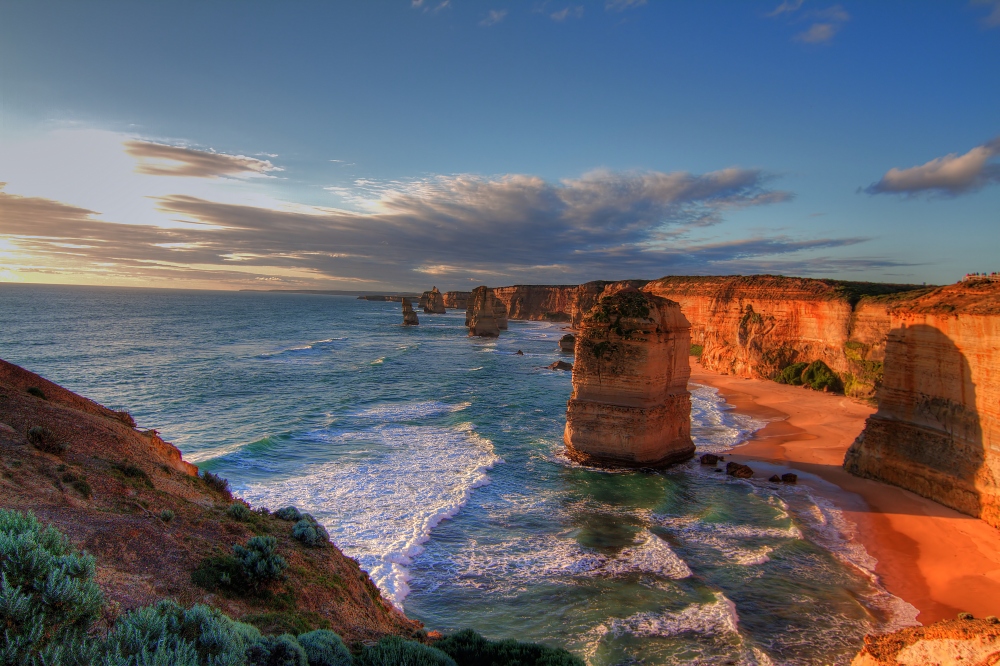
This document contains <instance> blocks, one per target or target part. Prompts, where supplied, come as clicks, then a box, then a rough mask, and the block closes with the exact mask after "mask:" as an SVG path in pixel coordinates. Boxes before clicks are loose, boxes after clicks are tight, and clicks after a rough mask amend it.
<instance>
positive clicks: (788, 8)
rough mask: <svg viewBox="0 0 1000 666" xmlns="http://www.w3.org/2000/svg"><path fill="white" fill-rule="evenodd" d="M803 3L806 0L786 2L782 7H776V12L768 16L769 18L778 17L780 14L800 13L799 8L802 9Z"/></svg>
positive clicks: (786, 0)
mask: <svg viewBox="0 0 1000 666" xmlns="http://www.w3.org/2000/svg"><path fill="white" fill-rule="evenodd" d="M803 1H804V0H785V1H784V2H782V3H781V4H780V5H778V6H777V7H775V8H774V11H772V12H771V13H770V14H768V16H778V15H780V14H791V13H793V12H797V11H799V8H800V7H802V3H803Z"/></svg>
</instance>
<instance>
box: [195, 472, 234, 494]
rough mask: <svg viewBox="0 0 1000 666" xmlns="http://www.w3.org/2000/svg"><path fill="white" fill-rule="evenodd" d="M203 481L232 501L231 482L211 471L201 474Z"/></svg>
mask: <svg viewBox="0 0 1000 666" xmlns="http://www.w3.org/2000/svg"><path fill="white" fill-rule="evenodd" d="M201 480H202V481H204V482H205V485H206V486H208V487H209V488H211V489H212V490H214V491H215V492H217V493H221V494H222V495H225V496H226V497H227V498H229V499H232V493H231V492H230V490H229V481H228V480H226V479H224V478H222V477H221V476H219V475H218V474H212V473H211V472H209V471H203V472H202V473H201Z"/></svg>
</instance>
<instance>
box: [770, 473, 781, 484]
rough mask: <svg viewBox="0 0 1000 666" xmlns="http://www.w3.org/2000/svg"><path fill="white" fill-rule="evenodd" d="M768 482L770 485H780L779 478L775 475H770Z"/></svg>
mask: <svg viewBox="0 0 1000 666" xmlns="http://www.w3.org/2000/svg"><path fill="white" fill-rule="evenodd" d="M768 481H770V482H771V483H781V477H780V476H778V475H777V474H772V475H771V478H770V479H768Z"/></svg>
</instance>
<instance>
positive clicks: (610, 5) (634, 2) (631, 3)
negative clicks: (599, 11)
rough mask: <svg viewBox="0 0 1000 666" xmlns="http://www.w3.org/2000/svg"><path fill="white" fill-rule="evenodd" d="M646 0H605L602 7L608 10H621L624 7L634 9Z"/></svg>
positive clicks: (623, 9)
mask: <svg viewBox="0 0 1000 666" xmlns="http://www.w3.org/2000/svg"><path fill="white" fill-rule="evenodd" d="M646 1H647V0H607V2H605V3H604V8H605V9H606V10H608V11H609V12H623V11H625V10H626V9H635V8H636V7H642V6H643V5H645V4H646Z"/></svg>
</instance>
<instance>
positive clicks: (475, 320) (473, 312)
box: [465, 287, 500, 338]
mask: <svg viewBox="0 0 1000 666" xmlns="http://www.w3.org/2000/svg"><path fill="white" fill-rule="evenodd" d="M494 300H495V299H494V297H493V292H492V291H491V290H490V288H489V287H476V288H475V289H473V290H472V296H470V297H469V306H468V308H467V309H466V311H465V325H466V326H468V327H469V335H475V336H479V337H483V338H496V337H499V336H500V327H499V326H498V325H497V317H496V308H495V307H494Z"/></svg>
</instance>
